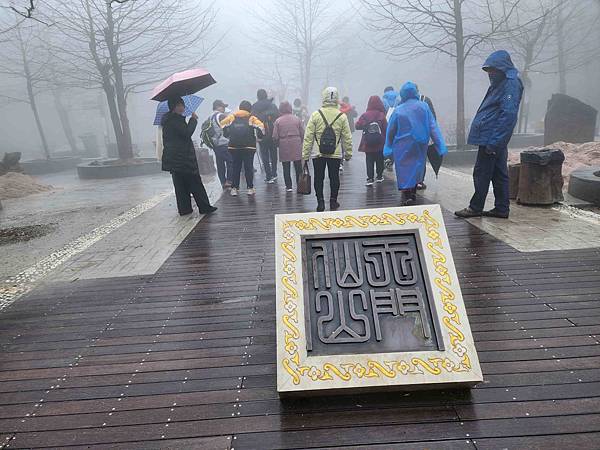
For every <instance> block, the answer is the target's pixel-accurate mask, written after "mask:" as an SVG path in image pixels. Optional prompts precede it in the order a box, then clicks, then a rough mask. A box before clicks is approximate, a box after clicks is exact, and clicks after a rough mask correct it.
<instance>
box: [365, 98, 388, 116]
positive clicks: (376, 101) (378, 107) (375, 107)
mask: <svg viewBox="0 0 600 450" xmlns="http://www.w3.org/2000/svg"><path fill="white" fill-rule="evenodd" d="M367 111H381V112H382V113H384V114H385V106H384V105H383V101H382V100H381V99H380V98H379V96H378V95H371V96H370V97H369V103H368V104H367Z"/></svg>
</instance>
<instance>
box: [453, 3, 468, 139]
mask: <svg viewBox="0 0 600 450" xmlns="http://www.w3.org/2000/svg"><path fill="white" fill-rule="evenodd" d="M454 18H455V21H456V30H455V37H456V145H457V147H458V148H462V147H464V146H465V144H466V143H467V140H466V137H465V128H466V123H465V46H464V30H463V22H462V1H461V0H454Z"/></svg>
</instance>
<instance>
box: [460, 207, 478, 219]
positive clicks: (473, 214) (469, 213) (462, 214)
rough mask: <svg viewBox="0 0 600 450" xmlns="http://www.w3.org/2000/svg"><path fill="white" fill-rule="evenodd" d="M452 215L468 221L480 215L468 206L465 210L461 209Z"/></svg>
mask: <svg viewBox="0 0 600 450" xmlns="http://www.w3.org/2000/svg"><path fill="white" fill-rule="evenodd" d="M454 215H455V216H456V217H460V218H462V219H468V218H470V217H481V215H482V213H480V212H477V211H475V210H473V209H471V208H470V207H469V206H467V207H466V208H464V209H461V210H460V211H455V212H454Z"/></svg>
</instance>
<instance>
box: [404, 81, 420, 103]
mask: <svg viewBox="0 0 600 450" xmlns="http://www.w3.org/2000/svg"><path fill="white" fill-rule="evenodd" d="M400 98H402V102H405V101H407V100H410V99H413V98H416V99H418V98H419V89H418V88H417V85H416V84H415V83H413V82H412V81H407V82H406V83H404V85H403V86H402V89H400Z"/></svg>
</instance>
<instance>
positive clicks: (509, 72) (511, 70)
mask: <svg viewBox="0 0 600 450" xmlns="http://www.w3.org/2000/svg"><path fill="white" fill-rule="evenodd" d="M490 68H493V69H497V70H500V71H501V72H503V73H504V75H506V78H517V76H518V75H519V71H518V70H517V68H516V67H515V65H514V64H513V62H512V59H511V58H510V54H509V53H508V52H507V51H506V50H498V51H495V52H494V53H492V54H491V55H490V56H488V58H487V59H486V60H485V63H484V64H483V67H482V69H483V70H486V71H487V69H490Z"/></svg>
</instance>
